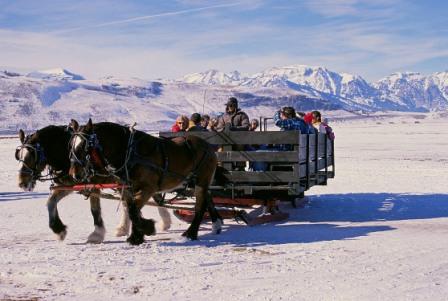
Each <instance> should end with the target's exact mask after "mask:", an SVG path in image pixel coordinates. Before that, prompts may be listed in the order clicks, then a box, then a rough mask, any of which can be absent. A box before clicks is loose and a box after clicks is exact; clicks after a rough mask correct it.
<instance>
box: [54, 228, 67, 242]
mask: <svg viewBox="0 0 448 301" xmlns="http://www.w3.org/2000/svg"><path fill="white" fill-rule="evenodd" d="M66 236H67V230H65V229H64V230H62V231H61V232H59V233H56V238H57V239H58V240H59V241H63V240H64V239H65V237H66Z"/></svg>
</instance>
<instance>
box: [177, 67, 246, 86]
mask: <svg viewBox="0 0 448 301" xmlns="http://www.w3.org/2000/svg"><path fill="white" fill-rule="evenodd" d="M241 79H242V77H241V74H240V73H239V72H238V71H233V72H229V73H224V72H221V71H218V70H215V69H212V70H208V71H205V72H202V73H192V74H188V75H185V76H184V77H183V78H182V79H180V80H179V81H181V82H185V83H189V84H204V85H237V84H239V83H240V82H241Z"/></svg>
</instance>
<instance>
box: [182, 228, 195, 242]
mask: <svg viewBox="0 0 448 301" xmlns="http://www.w3.org/2000/svg"><path fill="white" fill-rule="evenodd" d="M182 236H185V237H186V238H187V239H189V240H198V235H197V234H196V235H195V234H191V233H190V232H189V231H188V230H187V231H185V232H184V233H182Z"/></svg>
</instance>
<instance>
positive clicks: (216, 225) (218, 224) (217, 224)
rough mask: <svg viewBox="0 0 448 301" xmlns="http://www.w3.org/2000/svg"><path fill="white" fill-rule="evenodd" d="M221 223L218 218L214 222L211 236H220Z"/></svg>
mask: <svg viewBox="0 0 448 301" xmlns="http://www.w3.org/2000/svg"><path fill="white" fill-rule="evenodd" d="M222 225H223V222H222V220H221V219H220V218H218V219H217V220H216V222H214V223H212V233H213V234H221V230H222Z"/></svg>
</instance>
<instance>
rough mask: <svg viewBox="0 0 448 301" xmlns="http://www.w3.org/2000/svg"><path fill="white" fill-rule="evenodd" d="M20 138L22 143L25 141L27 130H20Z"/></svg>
mask: <svg viewBox="0 0 448 301" xmlns="http://www.w3.org/2000/svg"><path fill="white" fill-rule="evenodd" d="M19 139H20V142H22V143H23V142H24V141H25V132H24V131H23V130H22V129H20V130H19Z"/></svg>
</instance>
